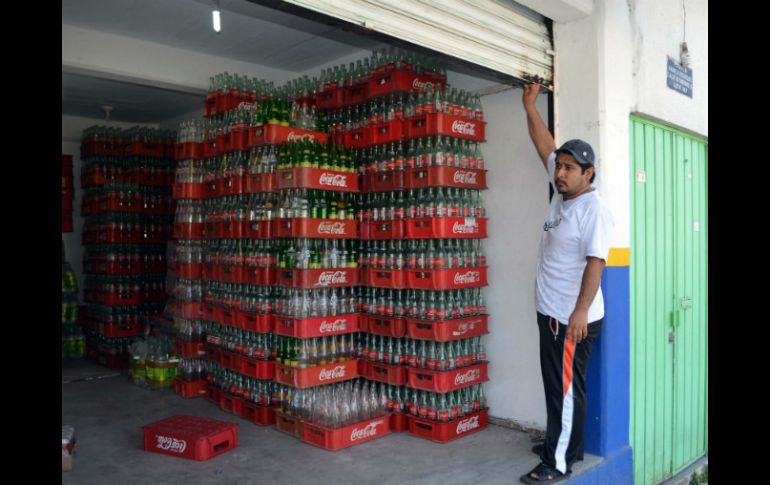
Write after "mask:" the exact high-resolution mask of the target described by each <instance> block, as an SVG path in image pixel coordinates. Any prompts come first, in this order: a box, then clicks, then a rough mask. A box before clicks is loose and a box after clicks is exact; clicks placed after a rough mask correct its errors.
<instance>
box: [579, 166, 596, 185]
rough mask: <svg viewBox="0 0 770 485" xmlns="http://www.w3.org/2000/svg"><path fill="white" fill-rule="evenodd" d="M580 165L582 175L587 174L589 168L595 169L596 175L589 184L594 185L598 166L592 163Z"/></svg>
mask: <svg viewBox="0 0 770 485" xmlns="http://www.w3.org/2000/svg"><path fill="white" fill-rule="evenodd" d="M578 165H580V173H586V170H588V168H589V167H594V174H593V175H591V180H589V181H588V183H589V184H592V183H594V179H596V166H594V165H593V164H590V163H579V162H578Z"/></svg>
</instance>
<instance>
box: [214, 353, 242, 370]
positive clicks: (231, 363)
mask: <svg viewBox="0 0 770 485" xmlns="http://www.w3.org/2000/svg"><path fill="white" fill-rule="evenodd" d="M219 365H221V366H222V367H224V368H226V369H230V370H234V371H236V372H239V371H240V369H241V356H240V354H236V353H235V352H230V351H229V350H223V349H222V350H220V351H219Z"/></svg>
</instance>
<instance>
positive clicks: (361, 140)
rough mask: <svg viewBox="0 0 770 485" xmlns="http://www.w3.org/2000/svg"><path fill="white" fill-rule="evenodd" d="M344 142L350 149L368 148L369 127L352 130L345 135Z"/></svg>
mask: <svg viewBox="0 0 770 485" xmlns="http://www.w3.org/2000/svg"><path fill="white" fill-rule="evenodd" d="M342 144H344V145H345V146H346V147H348V149H350V148H359V149H360V148H366V146H367V145H369V129H368V128H359V129H357V130H350V131H348V132H346V133H345V134H344V135H343V141H342Z"/></svg>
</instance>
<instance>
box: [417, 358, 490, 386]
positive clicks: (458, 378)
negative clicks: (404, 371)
mask: <svg viewBox="0 0 770 485" xmlns="http://www.w3.org/2000/svg"><path fill="white" fill-rule="evenodd" d="M488 366H489V363H488V362H480V363H478V364H474V365H469V366H467V367H460V368H458V369H454V370H447V371H438V370H429V369H417V368H414V367H410V368H409V371H408V373H409V384H408V386H409V387H411V388H413V389H421V390H423V391H431V392H442V393H443V392H449V391H454V390H455V389H461V388H463V387H468V386H472V385H474V384H479V383H482V382H486V381H488V380H489V377H488V376H487V368H488Z"/></svg>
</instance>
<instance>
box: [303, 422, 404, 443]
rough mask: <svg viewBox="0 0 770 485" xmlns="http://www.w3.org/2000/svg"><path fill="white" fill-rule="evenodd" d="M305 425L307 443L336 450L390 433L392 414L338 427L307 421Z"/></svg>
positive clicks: (304, 436) (304, 435)
mask: <svg viewBox="0 0 770 485" xmlns="http://www.w3.org/2000/svg"><path fill="white" fill-rule="evenodd" d="M303 426H304V432H303V436H302V440H303V441H304V442H305V443H310V444H311V445H316V446H319V447H321V448H324V449H327V450H330V451H334V450H340V449H342V448H347V447H349V446H353V445H357V444H359V443H365V442H367V441H371V440H373V439H375V438H380V437H382V436H385V435H387V434H390V416H387V415H386V416H380V417H378V418H374V419H369V420H367V421H361V422H360V423H356V424H351V425H350V426H345V427H342V428H337V429H332V428H326V427H324V426H320V425H317V424H313V423H307V422H305V423H303Z"/></svg>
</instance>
